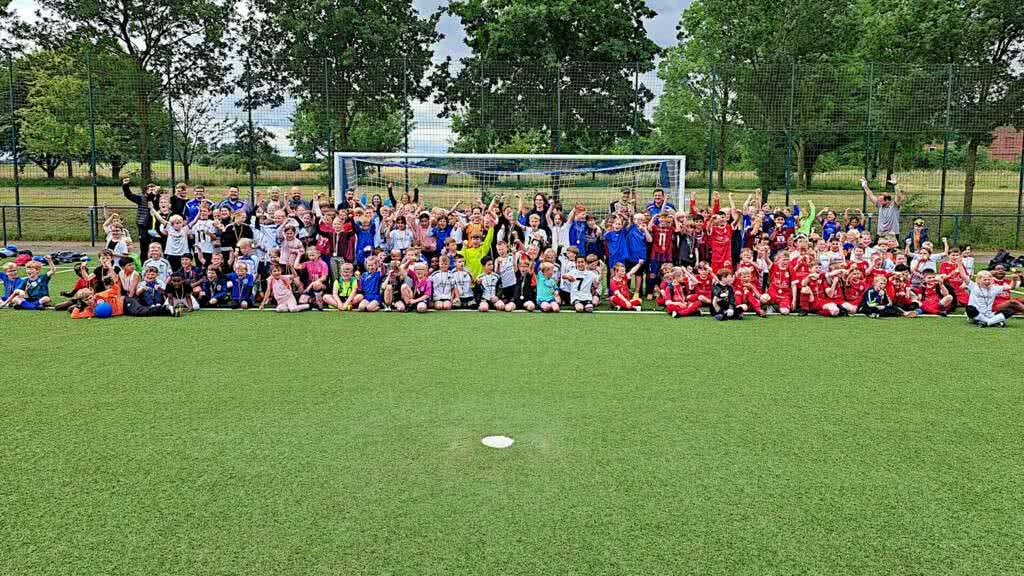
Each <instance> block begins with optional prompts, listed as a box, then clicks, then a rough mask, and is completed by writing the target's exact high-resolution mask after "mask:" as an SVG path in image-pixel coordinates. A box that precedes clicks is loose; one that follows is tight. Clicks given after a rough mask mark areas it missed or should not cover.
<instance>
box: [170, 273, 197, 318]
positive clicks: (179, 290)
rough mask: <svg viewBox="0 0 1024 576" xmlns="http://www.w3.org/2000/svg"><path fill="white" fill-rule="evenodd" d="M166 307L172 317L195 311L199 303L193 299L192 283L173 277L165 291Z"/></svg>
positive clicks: (179, 277)
mask: <svg viewBox="0 0 1024 576" xmlns="http://www.w3.org/2000/svg"><path fill="white" fill-rule="evenodd" d="M164 296H165V297H166V302H165V306H166V307H167V310H168V311H170V312H171V315H172V316H181V315H182V314H183V313H185V312H191V311H193V310H195V309H196V308H197V306H198V303H196V302H195V301H193V299H192V283H191V282H189V281H187V280H185V279H184V278H182V277H181V276H171V277H170V278H169V279H168V280H167V286H166V288H165V289H164Z"/></svg>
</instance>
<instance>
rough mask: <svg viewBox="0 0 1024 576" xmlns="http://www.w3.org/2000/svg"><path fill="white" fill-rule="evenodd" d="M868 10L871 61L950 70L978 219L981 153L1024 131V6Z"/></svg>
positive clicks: (967, 195)
mask: <svg viewBox="0 0 1024 576" xmlns="http://www.w3.org/2000/svg"><path fill="white" fill-rule="evenodd" d="M860 10H861V17H862V19H863V21H864V23H865V26H864V30H865V33H864V35H863V37H862V38H861V43H860V46H861V49H862V51H863V52H864V54H865V55H866V56H867V57H868V58H873V59H879V60H890V61H901V62H912V63H920V64H925V63H930V64H948V65H950V67H949V68H946V70H943V71H940V72H939V74H941V72H947V74H944V75H943V76H945V79H944V80H943V81H942V82H941V84H939V85H940V86H942V87H947V86H948V87H949V94H950V96H951V97H950V99H949V114H948V116H947V115H945V114H944V117H943V119H942V122H941V125H942V127H943V130H946V129H949V130H952V131H953V132H954V133H955V136H956V137H957V138H958V139H959V140H960V142H961V144H962V145H964V146H965V148H966V154H965V157H964V162H963V169H964V171H965V173H966V177H965V179H964V203H963V212H964V213H965V214H970V213H972V211H973V209H974V189H975V184H976V181H977V162H978V149H979V147H981V146H982V145H985V144H988V143H990V142H991V138H992V131H993V130H994V129H995V128H997V127H999V126H1003V125H1014V126H1018V127H1020V126H1022V125H1024V58H1022V57H1024V4H1022V3H1020V2H1006V1H1003V0H961V1H959V2H946V1H942V0H885V1H882V0H861V2H860ZM942 101H945V100H944V99H943V100H942Z"/></svg>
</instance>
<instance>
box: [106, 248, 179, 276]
mask: <svg viewBox="0 0 1024 576" xmlns="http://www.w3.org/2000/svg"><path fill="white" fill-rule="evenodd" d="M148 256H149V259H148V260H146V261H145V262H143V263H142V269H143V270H146V269H147V268H150V267H152V268H155V269H156V279H157V281H158V282H159V283H160V286H161V287H163V286H165V285H167V279H168V278H170V277H171V273H172V272H173V271H174V269H173V268H171V263H170V262H168V261H167V259H166V258H164V257H163V249H162V248H160V244H158V243H156V242H153V243H152V244H150V245H149V254H148ZM101 262H102V260H101Z"/></svg>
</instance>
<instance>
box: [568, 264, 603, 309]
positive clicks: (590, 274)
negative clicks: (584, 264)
mask: <svg viewBox="0 0 1024 576" xmlns="http://www.w3.org/2000/svg"><path fill="white" fill-rule="evenodd" d="M573 276H575V278H576V281H575V282H573V283H572V289H571V290H570V291H569V299H570V300H571V301H572V303H574V304H575V303H576V302H590V300H591V298H593V297H594V291H593V290H594V282H595V281H596V280H597V274H596V273H595V272H594V271H593V270H575V271H573Z"/></svg>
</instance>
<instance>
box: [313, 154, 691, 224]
mask: <svg viewBox="0 0 1024 576" xmlns="http://www.w3.org/2000/svg"><path fill="white" fill-rule="evenodd" d="M333 161H334V164H333V168H334V197H335V204H339V203H341V200H342V198H343V197H344V195H345V193H346V191H347V190H353V191H354V196H355V198H356V199H361V200H363V201H364V202H370V201H372V199H373V197H374V196H376V195H380V197H381V200H382V201H383V202H384V203H387V199H388V197H387V190H388V185H389V184H393V185H394V195H395V196H396V198H399V197H401V195H403V194H406V193H409V194H412V192H413V190H414V189H417V188H418V189H419V192H420V200H421V201H422V202H424V203H426V204H428V205H431V206H438V205H440V206H451V205H454V204H455V202H457V201H462V202H471V201H475V200H476V199H477V198H481V197H482V198H485V199H487V198H491V197H493V196H494V195H495V194H498V195H502V196H503V197H504V198H505V199H506V202H511V199H512V198H513V197H514V196H516V195H519V196H521V197H523V198H524V202H525V203H527V204H529V203H530V202H531V199H530V198H529V197H530V196H531V195H533V194H535V193H537V192H543V193H545V194H546V195H547V196H548V197H555V198H558V199H559V200H560V201H561V203H562V205H563V207H564V209H565V210H568V209H569V208H570V207H571V206H572V205H573V204H575V203H577V202H578V203H582V204H583V205H585V206H587V208H588V210H594V211H596V212H599V213H600V212H604V211H606V210H607V208H608V205H609V203H610V202H612V201H614V200H618V199H619V198H621V193H622V190H623V189H625V188H630V189H632V190H635V191H636V192H637V196H638V200H639V203H640V204H641V206H640V208H641V209H642V208H643V205H645V204H646V203H647V202H648V201H650V199H651V198H652V194H653V191H654V189H655V188H660V189H662V190H664V192H665V196H666V199H667V200H668V201H670V202H674V203H676V208H677V209H680V210H683V209H685V208H684V207H685V206H686V205H687V204H686V202H687V198H686V157H685V156H643V155H601V154H586V155H579V154H466V153H418V152H409V153H404V152H335V153H334V158H333Z"/></svg>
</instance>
